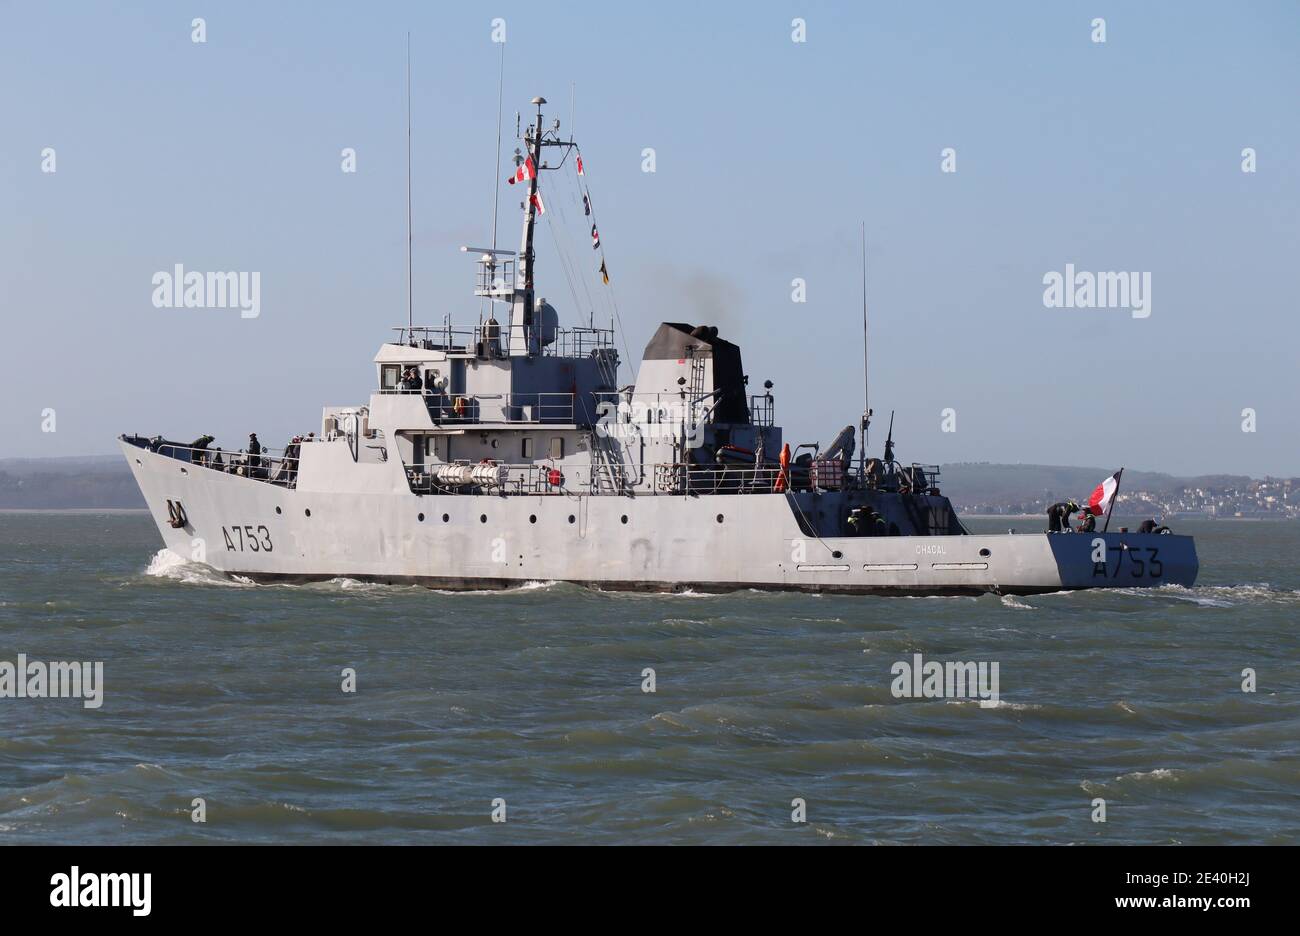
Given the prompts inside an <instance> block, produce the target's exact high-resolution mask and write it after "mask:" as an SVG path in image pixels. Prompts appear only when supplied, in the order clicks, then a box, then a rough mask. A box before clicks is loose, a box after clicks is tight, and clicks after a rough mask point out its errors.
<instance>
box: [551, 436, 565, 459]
mask: <svg viewBox="0 0 1300 936" xmlns="http://www.w3.org/2000/svg"><path fill="white" fill-rule="evenodd" d="M551 457H552V458H563V457H564V436H551Z"/></svg>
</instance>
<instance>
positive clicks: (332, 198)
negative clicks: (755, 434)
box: [0, 0, 1300, 476]
mask: <svg viewBox="0 0 1300 936" xmlns="http://www.w3.org/2000/svg"><path fill="white" fill-rule="evenodd" d="M195 17H201V18H203V20H204V25H205V36H204V38H205V39H206V41H204V42H201V43H200V42H194V41H193V39H194V31H193V26H192V21H193V19H194V18H195ZM498 17H499V18H501V19H503V20H504V21H505V27H506V44H505V53H504V54H505V58H504V74H505V80H504V100H505V111H506V117H505V121H504V123H505V130H504V140H503V143H502V167H503V168H502V171H501V172H499V173H498V172H497V170H496V166H495V160H496V120H497V77H498V68H499V62H500V59H499V58H498V56H499V54H500V46H499V45H498V44H494V43H493V41H492V20H493V19H494V18H498ZM1098 18H1101V19H1104V21H1105V27H1104V28H1105V41H1104V42H1098V41H1094V40H1095V38H1097V35H1098V34H1097V28H1096V27H1095V26H1094V25H1093V21H1094V20H1096V19H1098ZM796 19H799V20H802V21H803V23H804V31H803V37H802V38H803V39H804V40H805V41H800V42H796V41H794V39H795V38H796V36H795V33H796V28H797V27H796V26H795V24H794V21H795V20H796ZM408 31H409V32H410V33H411V46H412V54H413V60H414V64H413V70H412V84H413V93H412V117H413V132H412V135H413V150H414V161H413V162H414V165H413V182H412V208H413V216H414V232H413V242H414V247H413V255H414V264H413V276H412V280H413V296H414V306H415V318H416V321H417V323H427V324H439V323H441V322H442V321H443V318H444V316H446V315H451V316H452V318H453V321H456V322H460V323H462V324H465V325H472V324H474V323H476V322H477V321H478V317H479V314H480V300H477V299H475V297H474V296H473V295H472V288H473V278H474V265H473V262H472V260H471V259H470V258H469V257H467V256H466V255H464V254H462V253H460V252H459V250H458V248H459V247H460V246H461V245H463V244H472V245H475V246H480V245H482V244H483V243H484V242H486V241H490V240H491V232H492V216H493V209H492V204H493V188H494V186H495V184H496V183H497V182H498V181H499V180H503V179H504V177H505V175H506V170H507V169H508V166H507V159H508V157H509V155H510V154H511V153H512V152H513V150H514V148H515V146H516V145H518V144H517V141H516V140H515V139H514V131H515V119H514V114H515V112H516V111H523V113H524V114H525V119H527V115H528V114H529V113H530V112H531V109H530V108H529V106H528V101H529V100H530V99H531V98H533V97H534V96H536V95H542V96H545V97H546V98H547V99H548V101H549V102H550V103H549V104H548V105H547V108H546V113H547V121H548V123H549V122H550V120H551V119H552V118H558V119H560V121H561V132H562V133H564V134H565V135H567V134H568V133H570V132H573V134H574V136H575V138H576V139H577V141H578V142H579V144H580V145H581V147H582V153H583V157H584V162H585V168H586V172H587V176H586V180H587V182H588V184H589V187H590V191H591V196H592V200H593V202H594V203H595V205H596V209H597V216H598V217H599V220H600V233H601V239H602V242H603V245H604V250H605V256H606V258H607V262H608V267H609V271H610V274H611V278H612V289H609V290H607V289H605V288H604V287H603V286H602V285H601V284H600V282H599V278H598V275H597V273H596V267H597V266H598V260H593V256H594V254H593V253H592V251H591V249H590V247H589V243H590V242H589V231H588V230H587V228H586V226H585V219H584V218H583V216H582V211H581V206H580V205H579V204H578V203H577V201H576V198H577V196H576V190H575V189H574V187H573V184H572V177H571V176H561V174H559V173H544V174H543V177H542V180H541V182H542V191H543V196H544V198H546V199H547V207H548V209H550V210H549V211H548V217H549V218H550V219H551V220H550V223H549V224H543V225H542V226H541V227H539V237H538V266H537V276H538V284H539V289H540V292H541V293H542V294H543V295H545V296H546V297H547V298H548V299H549V300H550V301H551V302H552V304H554V305H555V306H556V307H557V308H558V309H559V311H560V316H561V319H562V321H564V322H565V323H567V324H583V323H585V322H586V320H587V318H588V316H589V315H593V314H594V316H595V318H596V320H597V321H598V322H607V321H608V320H609V318H610V315H611V313H612V312H613V310H614V309H615V307H616V308H617V312H618V319H619V320H620V321H621V324H622V326H623V327H622V337H621V339H620V348H623V347H626V348H627V349H630V356H631V358H632V359H631V360H628V359H627V358H628V355H627V354H624V369H623V371H622V373H621V375H620V376H621V379H622V382H624V383H629V382H631V380H632V379H633V376H634V368H635V364H636V361H637V359H639V357H640V353H641V349H642V348H643V347H644V345H645V342H646V341H647V340H648V339H649V337H650V335H651V333H652V332H653V331H654V328H655V326H656V325H657V323H658V322H660V321H686V322H689V323H692V324H699V323H708V324H714V325H717V326H718V327H719V329H720V332H721V335H722V337H724V338H727V339H729V340H732V341H734V342H736V343H737V344H739V345H740V346H741V348H742V351H743V355H744V362H745V368H746V371H747V372H748V374H749V375H750V377H751V386H752V387H754V388H757V387H758V386H759V385H761V383H762V382H763V381H764V380H768V379H770V380H772V381H773V383H774V385H775V388H774V393H775V395H776V416H777V421H778V422H779V423H781V424H783V425H784V426H785V428H786V438H787V440H789V441H791V442H802V441H821V442H822V444H823V445H825V444H828V443H829V442H830V441H831V439H832V438H833V437H834V435H835V434H836V433H837V432H838V431H839V429H840V428H841V427H843V426H844V425H846V424H849V423H855V422H856V421H857V418H858V415H859V413H860V412H861V409H862V405H863V403H862V394H863V373H862V371H863V360H862V358H863V354H862V297H861V269H860V262H861V261H860V246H859V236H860V226H861V225H862V224H864V223H865V225H866V239H867V253H868V290H867V292H868V314H869V322H870V326H869V337H870V351H869V362H870V399H871V406H872V407H873V408H874V409H875V411H876V419H875V423H874V426H873V430H872V437H871V451H872V453H873V454H879V449H880V448H881V447H882V445H883V441H884V423H885V422H887V421H888V415H889V412H890V411H891V410H893V411H895V414H896V415H895V429H894V437H895V443H896V448H897V454H898V457H899V458H900V459H901V460H903V461H905V462H907V461H920V462H926V463H945V462H954V461H992V462H1026V463H1036V464H1081V465H1099V466H1107V467H1110V466H1114V467H1120V466H1129V467H1133V468H1140V469H1143V470H1156V471H1167V472H1171V473H1175V474H1185V475H1190V474H1200V473H1211V472H1230V473H1236V474H1251V475H1254V476H1263V475H1265V474H1272V475H1286V476H1291V475H1300V416H1298V415H1297V400H1298V399H1300V394H1298V393H1297V388H1298V387H1300V317H1298V316H1297V311H1298V310H1297V299H1296V297H1297V294H1298V292H1297V289H1296V285H1295V282H1294V280H1295V277H1296V272H1297V269H1298V268H1300V267H1298V264H1297V259H1296V258H1297V255H1298V253H1300V251H1298V248H1300V211H1298V210H1297V209H1298V208H1300V107H1298V106H1297V100H1300V54H1297V53H1300V4H1297V3H1295V2H1261V3H1251V4H1232V3H1174V2H1151V3H1141V4H1122V3H1114V2H1103V0H1092V2H1087V3H1073V2H1060V3H1030V2H1026V3H991V4H972V3H962V2H952V3H924V4H922V3H915V4H895V3H863V2H852V3H848V2H846V3H827V2H807V0H798V2H783V3H767V2H761V0H755V2H745V3H739V2H726V3H709V4H701V3H674V2H657V3H654V4H593V3H581V4H576V3H551V4H533V3H529V4H523V3H498V4H494V5H482V4H455V5H449V4H446V5H445V4H432V3H381V2H376V3H369V4H356V3H329V2H321V3H305V2H304V3H292V2H280V3H273V4H269V3H237V2H215V0H200V2H195V3H191V4H177V3H162V2H159V3H147V2H146V3H138V4H130V5H125V4H124V5H109V4H103V3H69V2H60V3H45V4H35V3H30V2H0V87H2V88H3V93H2V94H0V317H2V319H3V337H2V338H0V388H2V389H3V390H4V399H5V401H6V405H5V406H4V407H3V408H0V457H13V456H21V457H39V456H57V455H83V454H95V453H101V452H105V453H106V452H111V451H113V450H114V445H113V439H114V438H115V437H116V436H117V435H118V434H120V433H123V432H126V433H140V434H145V435H154V434H162V435H165V436H167V437H169V438H176V439H189V438H193V437H195V436H198V435H200V434H203V433H211V434H213V435H215V436H216V437H217V442H218V444H225V445H227V446H230V447H236V448H237V447H239V446H240V445H241V444H242V443H243V440H244V439H246V438H247V434H248V432H250V431H257V432H258V434H259V436H260V438H262V439H263V441H264V443H266V444H272V445H279V444H282V443H281V442H280V441H279V440H281V439H287V438H288V437H289V436H290V435H292V434H294V433H299V432H306V431H309V430H313V429H316V430H319V424H320V412H321V407H322V406H324V405H327V404H330V405H336V404H350V403H362V402H365V401H366V399H367V398H368V394H369V392H370V391H371V389H372V388H373V387H374V385H375V382H376V377H375V369H374V365H373V364H372V363H371V360H372V358H373V356H374V354H375V351H376V350H377V348H378V346H379V344H380V343H381V342H382V341H384V340H387V339H388V338H389V336H391V335H392V332H391V331H389V329H390V328H391V327H392V326H396V325H400V324H402V323H403V322H404V321H405V319H406V272H405V263H406V258H405V245H406V115H405V111H406V102H405V43H406V34H407V32H408ZM571 114H572V117H573V120H572V121H571V120H570V115H571ZM571 123H572V126H570V124H571ZM47 148H49V149H53V151H54V160H55V162H54V167H53V168H54V170H55V171H53V172H49V171H43V170H44V169H48V168H49V164H48V158H47V155H48V154H47V152H46V151H47ZM345 148H350V149H352V150H354V151H355V153H356V171H355V172H344V171H342V163H343V158H342V153H343V150H344V149H345ZM647 148H649V149H652V150H653V151H654V167H653V168H654V171H653V172H647V171H644V170H645V168H646V157H645V151H646V150H647ZM1246 148H1250V149H1252V150H1253V151H1254V154H1255V157H1254V158H1255V166H1254V169H1255V171H1253V172H1243V171H1242V167H1243V160H1244V157H1243V150H1244V149H1246ZM948 149H951V150H952V151H953V153H954V154H955V155H952V156H950V157H949V158H948V160H947V166H945V150H948ZM954 165H955V170H956V171H948V172H945V171H944V169H945V168H949V169H951V168H953V167H954ZM500 189H501V194H500V235H499V238H498V239H499V241H500V242H501V244H502V246H508V247H512V248H513V247H515V246H517V244H518V240H519V223H520V214H519V211H518V194H517V192H515V191H514V190H513V189H510V188H508V187H507V186H504V185H501V186H500ZM561 258H566V259H567V260H568V262H569V263H570V264H571V265H572V269H573V270H574V271H575V272H576V275H577V276H578V277H579V278H580V279H583V278H585V279H584V281H583V282H579V283H576V284H575V286H574V287H573V288H572V289H571V288H570V286H569V283H568V281H567V279H566V277H565V276H564V275H563V272H562V269H561V266H560V262H559V261H560V260H561ZM176 264H182V265H183V266H184V268H185V269H186V270H194V271H228V270H229V271H246V272H250V271H256V272H257V273H258V274H259V275H260V284H261V295H260V307H259V314H258V316H257V317H256V318H245V317H243V316H241V314H240V312H239V310H238V309H229V308H199V309H195V308H189V309H186V308H179V309H178V308H157V307H155V305H154V302H153V295H154V290H155V287H154V282H153V277H154V275H155V273H158V272H161V271H171V270H172V269H173V268H174V266H175V265H176ZM1067 264H1072V265H1073V268H1074V269H1075V270H1076V271H1088V272H1092V273H1102V272H1133V273H1138V274H1149V276H1150V283H1151V295H1150V300H1151V301H1150V307H1149V312H1150V314H1149V316H1148V317H1145V318H1138V317H1134V315H1133V314H1132V312H1131V311H1130V309H1128V308H1079V307H1073V308H1056V307H1048V306H1047V305H1046V304H1045V302H1044V292H1045V289H1046V287H1045V285H1044V278H1045V277H1046V276H1047V275H1048V274H1049V273H1052V272H1057V273H1062V274H1064V272H1065V270H1066V265H1067ZM796 280H799V281H802V283H803V284H804V285H803V294H804V295H803V298H804V300H805V301H802V302H796V301H794V298H795V294H796V292H797V284H796ZM588 296H591V297H592V301H591V302H590V303H588V301H587V297H588ZM1245 410H1251V411H1253V427H1251V426H1250V425H1249V423H1248V422H1247V416H1246V415H1245V414H1244V413H1243V411H1245ZM51 411H52V412H51ZM1243 425H1246V426H1247V428H1253V430H1254V431H1243ZM51 429H52V430H53V431H49V430H51ZM945 430H952V431H945Z"/></svg>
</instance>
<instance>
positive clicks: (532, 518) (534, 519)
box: [528, 514, 537, 523]
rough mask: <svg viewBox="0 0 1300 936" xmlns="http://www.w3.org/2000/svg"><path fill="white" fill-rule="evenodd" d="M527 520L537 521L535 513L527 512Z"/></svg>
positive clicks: (530, 521)
mask: <svg viewBox="0 0 1300 936" xmlns="http://www.w3.org/2000/svg"><path fill="white" fill-rule="evenodd" d="M528 522H529V523H536V522H537V514H529V515H528Z"/></svg>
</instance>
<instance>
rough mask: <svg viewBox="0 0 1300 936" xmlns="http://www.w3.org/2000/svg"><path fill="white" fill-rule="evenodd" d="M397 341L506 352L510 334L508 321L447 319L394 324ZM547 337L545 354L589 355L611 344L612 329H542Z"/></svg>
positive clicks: (434, 348)
mask: <svg viewBox="0 0 1300 936" xmlns="http://www.w3.org/2000/svg"><path fill="white" fill-rule="evenodd" d="M392 330H393V331H395V332H397V341H396V342H395V343H396V344H399V345H407V346H409V347H412V348H416V349H418V350H424V351H462V352H463V351H470V350H475V351H477V349H479V348H482V347H489V348H492V349H493V353H495V354H498V355H504V354H505V348H504V347H503V345H504V342H505V341H506V339H507V338H508V337H509V334H510V324H509V323H508V322H504V323H498V324H496V325H486V324H484V325H475V326H473V327H469V328H455V327H452V325H451V322H450V320H449V321H447V322H446V323H444V324H442V325H394V326H393V327H392ZM545 336H546V337H548V338H549V339H550V340H549V341H546V342H545V343H543V344H542V346H541V354H542V355H543V356H544V357H573V358H581V357H590V356H591V354H593V353H594V352H596V351H599V350H603V349H605V348H613V347H614V329H612V328H594V327H588V326H583V325H576V326H572V327H567V328H561V327H559V326H556V327H554V328H548V329H546V330H545Z"/></svg>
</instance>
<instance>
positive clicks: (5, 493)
mask: <svg viewBox="0 0 1300 936" xmlns="http://www.w3.org/2000/svg"><path fill="white" fill-rule="evenodd" d="M1113 470H1114V469H1107V468H1095V467H1094V468H1086V467H1071V466H1061V465H1027V464H1014V465H998V464H988V463H972V462H958V463H953V464H948V465H942V466H940V475H939V478H938V479H937V480H938V483H939V487H940V489H941V490H942V491H943V493H944V494H946V495H948V496H949V497H950V498H951V499H952V502H953V505H954V506H955V507H956V508H957V510H958V512H959V513H960V514H961V515H962V516H963V517H970V518H971V519H979V520H992V519H1000V520H1016V521H1021V522H1023V521H1026V520H1036V519H1039V518H1042V516H1043V514H1044V512H1045V511H1046V509H1047V506H1048V505H1049V504H1052V503H1055V502H1057V501H1061V500H1067V499H1070V498H1073V499H1074V500H1075V501H1076V502H1079V503H1083V502H1084V501H1085V500H1086V499H1087V497H1088V494H1089V492H1091V491H1092V489H1093V488H1094V487H1095V486H1096V485H1097V483H1098V482H1099V481H1100V480H1101V479H1102V478H1104V477H1107V476H1108V475H1109V474H1110V473H1111V471H1113ZM144 509H146V504H145V502H144V498H143V497H142V496H141V495H140V490H139V488H137V487H136V484H135V479H134V478H133V477H132V475H131V471H130V468H129V466H128V465H127V463H126V460H125V459H123V458H122V457H121V456H120V455H88V456H72V457H66V458H0V511H29V510H49V511H56V510H57V511H67V512H71V511H101V512H106V511H124V512H125V511H135V510H144ZM1116 517H1117V518H1118V517H1138V518H1140V519H1141V518H1146V517H1165V518H1167V519H1169V520H1183V519H1193V518H1195V519H1216V520H1282V519H1300V479H1294V478H1291V479H1287V478H1264V479H1254V478H1249V477H1247V476H1245V475H1201V476H1197V477H1190V478H1180V477H1177V476H1174V475H1168V474H1162V473H1159V472H1150V471H1138V470H1126V471H1125V472H1124V478H1123V484H1122V486H1121V488H1120V492H1119V497H1118V503H1117V505H1116Z"/></svg>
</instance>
